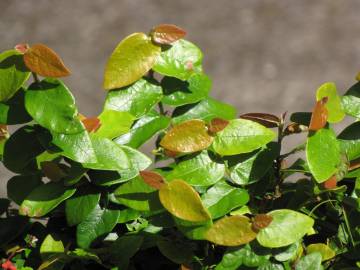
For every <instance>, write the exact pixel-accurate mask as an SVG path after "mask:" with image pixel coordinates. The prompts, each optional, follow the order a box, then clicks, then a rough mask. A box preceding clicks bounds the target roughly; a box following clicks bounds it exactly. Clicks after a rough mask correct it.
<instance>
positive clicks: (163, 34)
mask: <svg viewBox="0 0 360 270" xmlns="http://www.w3.org/2000/svg"><path fill="white" fill-rule="evenodd" d="M185 35H186V32H185V31H184V30H183V29H181V28H180V27H178V26H176V25H174V24H159V25H157V26H155V27H154V28H153V30H152V31H151V37H152V39H153V41H155V42H156V43H159V44H171V43H173V42H175V41H177V40H179V39H181V38H183V37H184V36H185Z"/></svg>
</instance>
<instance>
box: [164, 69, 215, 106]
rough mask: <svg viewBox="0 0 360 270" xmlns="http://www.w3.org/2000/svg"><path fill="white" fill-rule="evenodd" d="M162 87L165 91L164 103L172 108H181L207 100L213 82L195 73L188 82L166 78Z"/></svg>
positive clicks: (203, 75)
mask: <svg viewBox="0 0 360 270" xmlns="http://www.w3.org/2000/svg"><path fill="white" fill-rule="evenodd" d="M161 86H162V88H163V91H164V98H163V99H162V102H163V103H164V104H167V105H170V106H181V105H186V104H191V103H195V102H198V101H200V100H202V99H204V98H206V97H207V96H208V94H209V92H210V88H211V81H210V79H209V77H208V76H206V75H205V74H203V73H195V74H193V75H191V76H190V77H189V78H188V80H187V81H182V80H179V79H177V78H174V77H164V78H163V79H162V81H161Z"/></svg>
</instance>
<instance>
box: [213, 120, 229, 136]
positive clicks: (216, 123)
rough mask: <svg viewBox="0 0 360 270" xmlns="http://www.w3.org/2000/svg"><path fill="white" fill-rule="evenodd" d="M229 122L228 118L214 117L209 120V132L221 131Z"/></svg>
mask: <svg viewBox="0 0 360 270" xmlns="http://www.w3.org/2000/svg"><path fill="white" fill-rule="evenodd" d="M228 124H229V121H228V120H225V119H221V118H214V119H212V120H211V122H210V124H209V132H210V133H211V134H216V133H218V132H220V131H222V130H223V129H224V128H226V126H227V125H228Z"/></svg>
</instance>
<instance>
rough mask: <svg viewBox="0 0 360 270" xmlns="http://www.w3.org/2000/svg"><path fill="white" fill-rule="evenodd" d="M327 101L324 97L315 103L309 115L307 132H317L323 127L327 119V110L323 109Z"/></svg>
mask: <svg viewBox="0 0 360 270" xmlns="http://www.w3.org/2000/svg"><path fill="white" fill-rule="evenodd" d="M327 100H328V98H327V97H324V98H322V99H321V100H319V101H317V102H316V104H315V107H314V109H313V112H312V115H311V120H310V125H309V131H317V130H319V129H322V128H323V127H325V125H326V122H327V118H328V110H327V109H326V107H325V104H326V102H327Z"/></svg>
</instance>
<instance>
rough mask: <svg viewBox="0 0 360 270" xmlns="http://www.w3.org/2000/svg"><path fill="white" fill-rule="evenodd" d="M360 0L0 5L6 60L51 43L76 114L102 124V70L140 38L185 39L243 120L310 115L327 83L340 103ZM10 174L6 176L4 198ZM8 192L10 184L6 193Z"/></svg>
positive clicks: (358, 38)
mask: <svg viewBox="0 0 360 270" xmlns="http://www.w3.org/2000/svg"><path fill="white" fill-rule="evenodd" d="M359 10H360V1H358V0H317V1H314V0H302V1H290V0H262V1H261V0H227V1H215V0H196V1H194V0H179V1H169V0H117V1H115V0H96V1H89V0H72V1H56V0H1V1H0V33H1V36H0V37H1V41H0V50H6V49H9V48H13V47H14V46H15V45H16V44H18V43H29V44H32V43H44V44H46V45H48V46H49V47H51V48H53V49H54V50H55V51H56V52H57V53H58V54H59V55H60V56H61V57H62V59H63V60H64V62H65V64H66V65H67V66H68V67H69V68H70V70H71V71H72V76H71V77H69V78H66V79H65V82H66V84H67V85H68V87H69V88H70V89H71V90H72V92H73V93H74V95H75V97H76V100H77V104H78V107H79V111H80V112H81V113H83V114H85V115H88V116H93V115H97V114H98V113H99V112H100V111H101V109H102V104H103V100H104V97H105V91H104V90H103V89H102V87H101V86H102V79H103V71H104V66H105V63H106V61H107V58H108V57H109V56H110V54H111V52H112V51H113V49H114V48H115V46H116V45H117V44H118V43H119V42H120V41H121V40H122V39H123V38H124V37H126V36H127V35H129V34H131V33H133V32H148V31H149V30H150V29H151V28H152V26H154V25H157V24H160V23H172V24H176V25H178V26H180V27H182V28H184V29H185V30H187V32H188V35H187V37H186V38H187V39H188V40H190V41H192V42H194V43H195V44H197V45H198V46H199V47H200V48H201V49H202V51H203V53H204V69H205V72H206V73H207V74H208V75H209V76H210V77H211V78H212V81H213V90H212V91H213V92H212V95H213V96H214V97H216V98H219V99H221V100H222V101H225V102H228V103H231V104H232V105H234V106H236V108H237V109H238V112H239V113H245V112H269V113H275V114H280V113H281V112H284V111H286V110H287V111H289V113H290V112H294V111H306V110H311V108H312V106H313V104H314V93H315V91H316V89H317V87H318V86H319V85H320V84H322V83H324V82H327V81H333V82H335V83H336V84H337V86H338V90H339V92H341V93H343V92H344V91H345V90H346V89H347V88H348V87H349V86H350V85H351V84H353V82H354V78H355V75H356V74H357V72H358V71H360V16H359ZM8 177H9V174H8V173H7V172H6V170H5V169H4V168H3V167H0V196H2V195H4V191H1V186H4V184H5V180H7V179H8ZM1 183H3V184H1Z"/></svg>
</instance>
